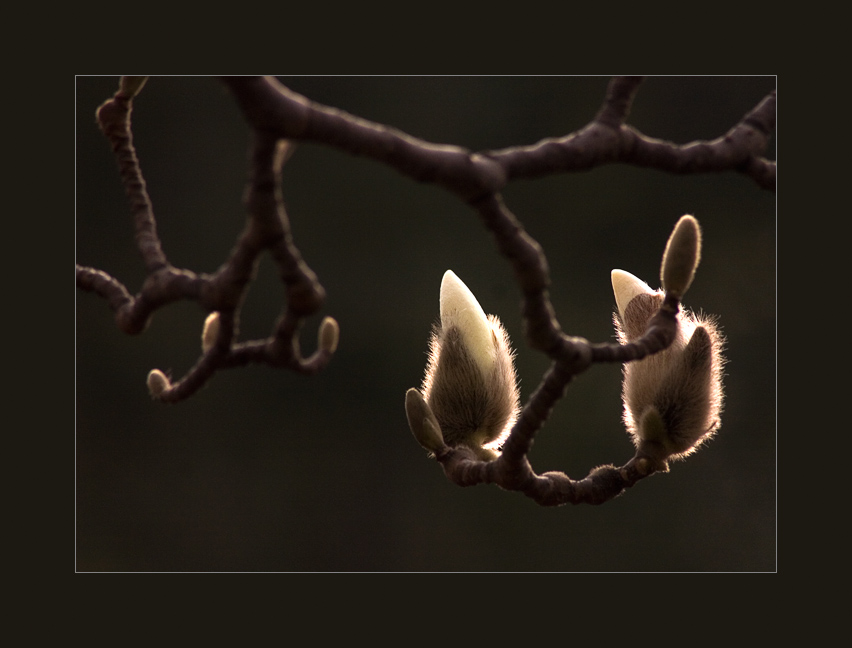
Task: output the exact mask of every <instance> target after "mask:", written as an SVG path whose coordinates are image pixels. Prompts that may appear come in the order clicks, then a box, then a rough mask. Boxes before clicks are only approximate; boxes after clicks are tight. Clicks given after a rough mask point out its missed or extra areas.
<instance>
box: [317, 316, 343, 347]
mask: <svg viewBox="0 0 852 648" xmlns="http://www.w3.org/2000/svg"><path fill="white" fill-rule="evenodd" d="M339 340H340V326H339V325H338V323H337V320H336V319H334V318H333V317H326V318H324V319H323V321H322V322H321V323H320V327H319V347H320V349H322V350H323V351H328V352H329V353H334V352H335V351H336V350H337V343H338V341H339Z"/></svg>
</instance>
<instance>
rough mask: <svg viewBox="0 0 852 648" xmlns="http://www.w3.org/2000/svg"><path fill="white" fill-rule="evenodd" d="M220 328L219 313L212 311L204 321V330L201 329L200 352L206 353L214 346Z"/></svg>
mask: <svg viewBox="0 0 852 648" xmlns="http://www.w3.org/2000/svg"><path fill="white" fill-rule="evenodd" d="M220 328H221V323H220V319H219V311H213V312H212V313H210V314H209V315H208V316H207V319H205V320H204V328H202V329H201V350H202V351H204V353H207V352H208V351H209V350H210V349H212V348H213V346H214V345H215V344H216V338H218V337H219V329H220Z"/></svg>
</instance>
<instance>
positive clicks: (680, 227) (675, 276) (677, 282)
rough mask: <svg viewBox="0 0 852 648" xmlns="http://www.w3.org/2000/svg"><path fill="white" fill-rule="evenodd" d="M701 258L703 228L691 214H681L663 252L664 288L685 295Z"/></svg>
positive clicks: (661, 269)
mask: <svg viewBox="0 0 852 648" xmlns="http://www.w3.org/2000/svg"><path fill="white" fill-rule="evenodd" d="M700 260H701V229H700V228H699V227H698V221H697V220H695V218H694V217H692V216H690V215H689V214H687V215H685V216H681V218H680V220H679V221H678V222H677V224H676V225H675V227H674V230H673V231H672V235H671V236H670V237H669V240H668V243H666V250H665V252H663V263H662V265H661V266H660V279H661V280H662V282H663V290H665V291H666V292H670V293H672V294H673V295H676V296H677V297H678V298H680V297H683V295H684V293H686V291H687V289H688V288H689V286H690V284H692V279H693V278H694V277H695V269H696V268H697V267H698V262H699V261H700Z"/></svg>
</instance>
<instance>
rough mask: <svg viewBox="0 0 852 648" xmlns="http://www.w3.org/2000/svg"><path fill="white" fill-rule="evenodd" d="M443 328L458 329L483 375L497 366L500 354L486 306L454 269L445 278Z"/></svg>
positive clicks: (443, 288) (442, 309)
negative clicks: (483, 308)
mask: <svg viewBox="0 0 852 648" xmlns="http://www.w3.org/2000/svg"><path fill="white" fill-rule="evenodd" d="M440 304H441V328H443V329H446V330H449V329H451V328H457V329H458V330H459V331H460V332H461V335H462V337H463V338H464V344H465V346H466V347H467V349H468V351H469V352H470V355H471V357H472V358H473V359H474V360H476V363H477V364H478V365H479V368H480V369H481V370H482V373H483V375H486V376H487V375H488V374H489V373H490V372H491V370H492V369H493V368H494V358H495V356H496V354H497V349H496V348H495V346H496V345H495V343H494V337H493V331H492V327H491V324H490V322H489V321H488V317H487V316H486V315H485V311H483V310H482V306H480V305H479V302H478V301H477V300H476V297H474V296H473V293H472V292H470V289H469V288H468V287H467V286H465V285H464V284H463V283H462V281H461V279H459V278H458V277H457V276H456V273H455V272H453V271H452V270H447V271H446V272H445V273H444V278H443V279H442V280H441V299H440Z"/></svg>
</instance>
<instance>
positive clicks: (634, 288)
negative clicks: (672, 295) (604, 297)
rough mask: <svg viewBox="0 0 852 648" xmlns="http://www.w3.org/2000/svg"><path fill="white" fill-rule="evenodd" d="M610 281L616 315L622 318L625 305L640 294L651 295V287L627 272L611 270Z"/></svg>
mask: <svg viewBox="0 0 852 648" xmlns="http://www.w3.org/2000/svg"><path fill="white" fill-rule="evenodd" d="M610 279H611V280H612V292H613V294H614V295H615V304H616V306H618V314H619V315H621V317H622V318H623V317H624V310H625V309H626V308H627V304H629V303H630V302H631V300H632V299H633V298H634V297H636V295H641V294H653V292H654V291H653V290H652V289H651V286H649V285H648V284H646V283H645V282H644V281H642V280H641V279H639V277H636V276H634V275H632V274H630V273H629V272H625V271H624V270H613V271H612V272H611V273H610Z"/></svg>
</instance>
